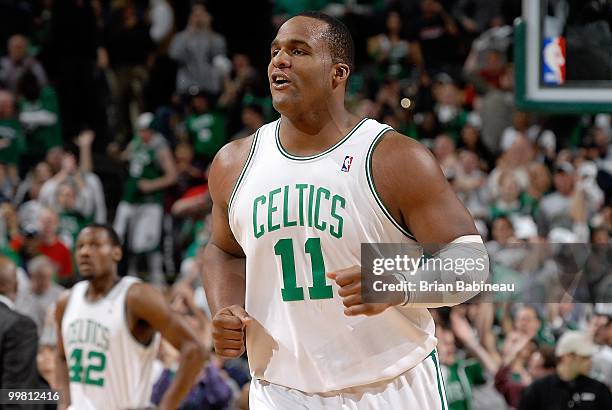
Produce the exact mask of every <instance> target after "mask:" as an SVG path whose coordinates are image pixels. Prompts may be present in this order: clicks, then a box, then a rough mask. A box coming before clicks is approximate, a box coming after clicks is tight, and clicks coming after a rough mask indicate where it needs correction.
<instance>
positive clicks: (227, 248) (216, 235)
mask: <svg viewBox="0 0 612 410" xmlns="http://www.w3.org/2000/svg"><path fill="white" fill-rule="evenodd" d="M252 141H253V137H252V136H251V137H249V138H244V139H240V140H237V141H234V142H231V143H229V144H227V145H226V146H224V147H223V148H222V149H221V150H220V151H219V152H218V153H217V155H216V156H215V159H214V161H213V163H212V165H211V168H210V172H209V177H208V188H209V192H210V196H211V199H212V203H213V205H212V236H211V239H210V241H209V242H208V245H207V246H206V249H205V251H204V263H203V269H202V271H203V272H202V280H203V283H204V289H205V290H206V298H207V300H208V305H209V307H210V311H211V314H212V317H213V343H214V346H215V351H216V352H217V354H219V355H221V356H225V357H238V356H240V355H242V353H243V352H244V335H245V333H244V328H245V326H246V325H247V324H248V323H249V321H250V318H249V316H248V314H247V313H246V311H245V310H244V301H245V289H246V277H245V275H246V272H245V255H244V252H243V251H242V248H241V247H240V245H239V244H238V242H237V241H236V238H234V235H233V233H232V230H231V229H230V226H229V217H228V204H229V198H230V196H231V193H232V190H233V187H234V185H235V183H236V180H237V179H238V176H239V174H240V171H241V170H242V167H243V166H244V164H245V162H246V159H247V157H248V153H249V149H250V147H251V143H252Z"/></svg>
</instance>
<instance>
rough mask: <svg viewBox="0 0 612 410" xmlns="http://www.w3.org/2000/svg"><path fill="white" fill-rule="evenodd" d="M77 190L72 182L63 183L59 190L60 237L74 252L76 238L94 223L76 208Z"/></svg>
mask: <svg viewBox="0 0 612 410" xmlns="http://www.w3.org/2000/svg"><path fill="white" fill-rule="evenodd" d="M76 198H77V188H76V186H75V185H74V184H73V183H71V182H68V181H66V182H62V183H61V184H60V186H59V187H58V189H57V202H56V203H57V212H58V217H59V228H58V235H59V237H60V240H61V241H62V243H63V244H64V245H66V246H67V247H68V249H70V250H74V244H75V242H76V238H77V236H78V234H79V232H80V231H81V229H83V228H84V227H85V226H86V225H87V224H89V223H91V222H92V221H91V220H90V219H89V218H86V217H85V216H84V215H83V214H82V213H81V212H79V210H78V209H77V208H76Z"/></svg>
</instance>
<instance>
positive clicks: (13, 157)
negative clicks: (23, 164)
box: [0, 118, 26, 164]
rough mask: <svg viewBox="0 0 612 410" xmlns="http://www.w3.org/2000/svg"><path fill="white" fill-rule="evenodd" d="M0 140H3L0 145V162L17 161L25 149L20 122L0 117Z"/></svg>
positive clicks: (11, 162)
mask: <svg viewBox="0 0 612 410" xmlns="http://www.w3.org/2000/svg"><path fill="white" fill-rule="evenodd" d="M0 140H2V141H5V142H4V143H3V144H2V146H0V163H4V164H17V163H19V157H20V156H21V154H22V153H23V152H24V151H25V148H26V143H25V138H24V136H23V129H22V128H21V123H19V121H18V120H17V119H15V118H7V119H1V118H0ZM5 145H6V146H5Z"/></svg>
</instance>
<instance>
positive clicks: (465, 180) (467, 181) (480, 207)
mask: <svg viewBox="0 0 612 410" xmlns="http://www.w3.org/2000/svg"><path fill="white" fill-rule="evenodd" d="M478 160H479V158H478V155H477V154H476V153H475V152H472V151H461V152H460V153H459V161H460V163H461V167H460V168H459V172H458V173H457V176H456V178H455V179H454V180H453V188H454V189H455V191H457V195H458V196H459V198H460V199H461V200H462V201H463V203H464V204H465V206H466V207H467V208H468V210H469V211H470V213H471V214H472V216H473V217H474V218H477V219H482V220H484V219H487V217H488V214H489V212H488V209H487V206H486V203H487V198H486V193H485V190H484V189H483V187H484V185H485V183H486V174H485V173H484V172H482V171H481V170H480V169H479V167H478Z"/></svg>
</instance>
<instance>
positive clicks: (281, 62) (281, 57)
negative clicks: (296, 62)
mask: <svg viewBox="0 0 612 410" xmlns="http://www.w3.org/2000/svg"><path fill="white" fill-rule="evenodd" d="M272 65H273V66H274V67H276V68H285V67H290V66H291V58H290V56H289V54H288V53H287V52H285V51H284V50H280V51H279V52H278V53H276V55H274V56H273V57H272Z"/></svg>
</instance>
